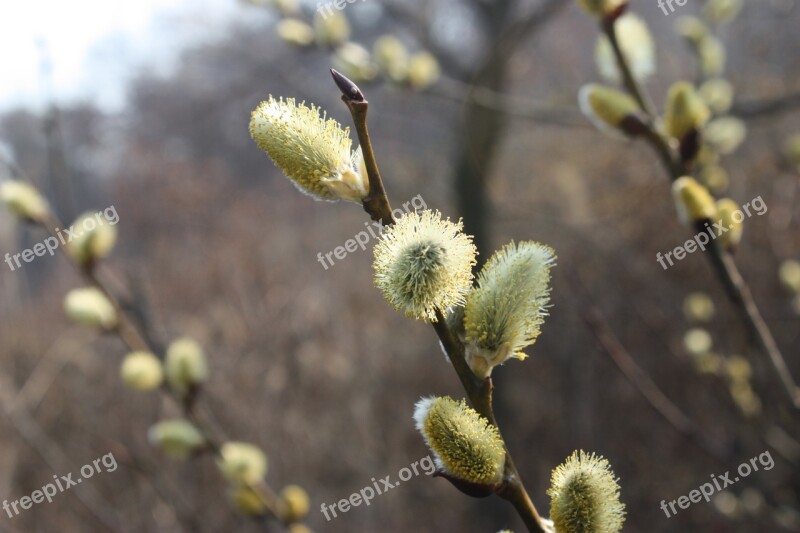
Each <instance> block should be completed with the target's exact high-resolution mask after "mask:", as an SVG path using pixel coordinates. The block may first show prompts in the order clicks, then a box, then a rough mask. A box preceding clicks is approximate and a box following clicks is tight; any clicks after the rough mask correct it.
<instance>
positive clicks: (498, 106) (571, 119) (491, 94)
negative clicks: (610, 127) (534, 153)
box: [426, 77, 591, 128]
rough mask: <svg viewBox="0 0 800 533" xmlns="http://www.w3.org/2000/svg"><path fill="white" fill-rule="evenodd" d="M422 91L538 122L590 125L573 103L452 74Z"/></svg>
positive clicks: (572, 125) (587, 126)
mask: <svg viewBox="0 0 800 533" xmlns="http://www.w3.org/2000/svg"><path fill="white" fill-rule="evenodd" d="M426 93H427V94H430V95H432V96H438V97H440V98H446V99H448V100H454V101H457V102H469V103H473V104H477V105H479V106H481V107H485V108H486V109H490V110H492V111H497V112H498V113H503V114H504V115H508V116H509V117H513V118H519V119H523V120H530V121H532V122H537V123H540V124H551V125H554V126H566V127H570V128H573V127H574V128H590V127H591V126H590V125H589V124H587V123H586V120H584V119H583V115H581V113H580V112H579V111H578V109H577V107H575V106H574V105H570V106H557V105H552V104H545V103H540V102H537V101H533V100H528V99H525V98H519V97H516V96H513V95H510V94H505V93H501V92H498V91H495V90H492V89H489V88H488V87H481V86H478V85H473V84H469V83H464V82H461V81H458V80H456V79H454V78H446V77H443V78H440V79H439V82H438V83H436V84H435V85H433V86H431V87H430V88H428V89H427V90H426Z"/></svg>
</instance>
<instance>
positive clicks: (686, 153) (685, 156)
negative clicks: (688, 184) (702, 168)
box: [680, 128, 701, 163]
mask: <svg viewBox="0 0 800 533" xmlns="http://www.w3.org/2000/svg"><path fill="white" fill-rule="evenodd" d="M700 139H701V137H700V131H699V130H698V129H697V128H692V130H691V131H690V132H689V133H687V134H686V135H684V136H683V139H681V144H680V155H681V161H683V162H684V163H690V162H692V161H694V159H695V158H696V157H697V154H698V153H699V152H700Z"/></svg>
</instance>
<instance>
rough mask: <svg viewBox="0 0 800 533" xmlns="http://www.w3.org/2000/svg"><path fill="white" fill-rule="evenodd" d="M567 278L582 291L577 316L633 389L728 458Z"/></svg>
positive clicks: (572, 274)
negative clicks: (665, 392) (638, 362)
mask: <svg viewBox="0 0 800 533" xmlns="http://www.w3.org/2000/svg"><path fill="white" fill-rule="evenodd" d="M569 278H570V281H571V282H572V285H573V287H574V289H575V290H576V292H578V293H579V294H581V295H582V297H581V304H580V308H581V309H583V311H582V312H581V318H582V319H583V321H584V322H585V323H586V326H587V327H588V329H589V331H591V332H592V334H593V335H594V337H595V339H596V340H597V342H598V343H599V344H600V346H601V347H602V348H603V351H604V352H605V353H606V354H607V355H608V356H609V357H610V358H611V360H612V361H613V362H614V364H615V365H616V366H617V368H619V370H620V372H622V374H623V375H624V376H625V377H626V378H627V380H628V381H629V382H630V383H631V385H633V386H634V387H635V388H636V390H638V391H639V393H640V394H641V395H642V396H643V397H644V399H645V400H647V403H649V404H650V406H651V407H652V408H653V409H655V410H656V411H657V412H658V414H660V415H661V416H662V417H663V418H664V419H665V420H666V421H667V422H668V423H669V424H670V425H671V426H672V427H673V428H674V429H675V431H677V432H678V433H680V434H681V435H682V436H683V437H685V438H686V439H687V440H689V441H691V442H693V443H694V444H696V445H697V446H698V447H699V448H700V449H701V450H703V451H704V452H706V453H707V454H709V455H711V456H712V457H714V458H715V459H718V460H720V461H721V462H726V461H729V460H731V459H732V454H731V453H730V452H729V451H728V450H727V449H726V448H725V447H723V446H721V445H719V444H718V443H716V442H713V441H711V440H710V439H708V438H706V436H705V435H704V434H703V432H702V431H701V430H700V428H699V427H698V426H697V424H695V423H694V422H693V421H692V420H691V419H690V418H689V417H688V416H687V415H686V414H685V413H684V412H683V411H681V409H680V408H679V407H678V406H677V405H675V404H674V403H673V402H672V400H670V399H669V398H668V397H667V395H666V394H664V392H663V391H662V390H661V389H660V388H659V387H658V385H657V384H656V383H655V382H654V381H653V380H652V379H651V378H650V376H649V375H648V374H647V372H645V371H644V369H642V367H641V366H639V364H637V363H636V360H635V359H634V358H633V357H632V356H631V355H630V353H629V352H628V351H627V350H626V349H625V347H624V346H623V345H622V343H621V342H620V340H619V338H618V337H617V336H616V335H615V334H614V332H613V331H612V330H611V328H610V326H609V325H608V321H607V320H606V318H605V316H604V315H603V313H602V311H600V309H599V308H597V306H596V305H594V303H592V302H591V301H590V300H589V298H588V297H587V296H586V294H585V293H586V289H585V287H583V285H582V283H581V281H580V279H579V278H578V275H577V273H576V272H570V273H569Z"/></svg>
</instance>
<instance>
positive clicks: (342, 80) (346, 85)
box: [331, 69, 366, 102]
mask: <svg viewBox="0 0 800 533" xmlns="http://www.w3.org/2000/svg"><path fill="white" fill-rule="evenodd" d="M331 76H333V81H334V82H336V86H337V87H339V90H340V91H342V95H343V96H344V97H345V98H347V99H348V100H350V101H353V102H365V101H366V99H365V98H364V93H362V92H361V89H359V88H358V85H356V84H355V83H353V82H352V80H350V78H348V77H347V76H345V75H344V74H342V73H341V72H339V71H337V70H336V69H331Z"/></svg>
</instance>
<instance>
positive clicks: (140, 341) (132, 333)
mask: <svg viewBox="0 0 800 533" xmlns="http://www.w3.org/2000/svg"><path fill="white" fill-rule="evenodd" d="M41 225H42V226H43V227H44V228H45V229H46V230H47V231H48V233H49V234H50V235H51V236H52V237H54V238H56V239H58V234H57V231H58V228H61V227H63V224H61V222H60V221H59V220H58V219H57V218H56V217H55V215H54V214H53V213H48V215H47V217H46V218H45V220H43V221H42V222H41ZM59 249H60V250H61V251H62V252H63V254H64V256H65V257H66V258H67V260H68V261H69V263H70V264H71V265H73V267H74V268H75V269H76V270H77V271H78V273H79V274H80V275H81V277H82V278H83V279H84V280H85V281H86V282H87V283H88V284H89V285H90V286H92V287H94V288H96V289H97V290H99V291H100V292H102V293H103V295H104V296H105V297H106V298H107V299H108V301H109V302H110V303H111V305H112V306H113V307H114V309H115V311H116V313H117V317H118V324H117V326H115V328H114V329H113V330H112V332H113V333H115V334H117V336H118V337H119V338H120V340H121V341H122V342H123V343H124V344H125V345H126V346H127V347H128V348H129V349H130V350H131V351H145V352H149V353H157V352H156V351H155V350H154V349H153V348H152V345H153V343H151V342H149V341H148V340H147V339H146V338H145V336H144V335H142V333H141V332H140V331H139V329H138V327H137V326H136V324H135V322H134V321H133V320H132V319H131V317H130V316H129V315H128V313H127V311H126V310H125V309H124V308H123V307H122V306H121V305H120V303H119V300H118V299H117V298H116V296H115V295H114V294H113V293H112V292H111V291H110V290H109V289H108V287H107V286H106V285H105V284H104V283H103V282H102V281H101V280H100V278H99V277H98V276H97V274H96V272H95V268H94V264H92V263H89V264H88V265H81V264H79V263H78V262H77V261H75V259H74V258H73V257H72V256H71V255H70V254H69V253H68V252H67V250H66V249H65V248H64V247H59ZM160 390H161V392H162V393H163V394H164V395H165V396H167V397H169V398H171V399H172V400H174V401H175V402H176V403H177V404H178V405H179V406H180V408H181V411H182V413H183V415H184V417H185V418H186V419H187V420H189V421H190V422H191V423H192V424H193V425H194V426H195V427H196V428H197V430H198V431H199V432H200V433H201V434H202V435H203V440H204V443H205V448H204V449H203V450H201V453H202V452H203V451H209V452H211V453H212V454H213V455H214V456H215V457H216V458H217V459H219V460H221V459H222V454H221V450H220V444H219V442H218V441H217V440H216V438H214V437H213V436H212V435H211V432H210V431H208V430H207V429H206V428H205V426H204V424H203V423H202V421H201V420H200V419H199V418H198V416H197V413H196V411H195V409H194V405H195V401H194V400H195V399H196V398H197V394H198V392H199V389H197V388H196V387H195V388H194V389H193V390H192V391H190V393H189V394H187V395H186V398H179V397H178V396H177V395H175V394H174V392H173V391H172V390H171V389H170V388H169V387H168V386H167V385H164V386H162V387H161V389H160ZM248 488H250V489H251V490H252V491H253V492H254V493H255V494H256V495H257V496H258V497H259V498H260V500H261V501H262V503H263V504H264V507H265V508H266V509H267V510H268V511H269V512H270V513H272V515H273V516H274V517H275V518H276V519H277V520H279V521H281V522H282V523H284V524H290V523H292V520H290V519H289V518H288V517H287V514H286V509H285V506H284V505H283V503H282V502H281V501H280V499H279V498H278V497H277V496H276V495H275V494H274V493H273V492H272V491H271V490H270V489H269V487H268V486H267V485H266V483H259V484H255V485H249V486H248ZM264 527H265V528H266V529H268V527H267V524H264Z"/></svg>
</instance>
